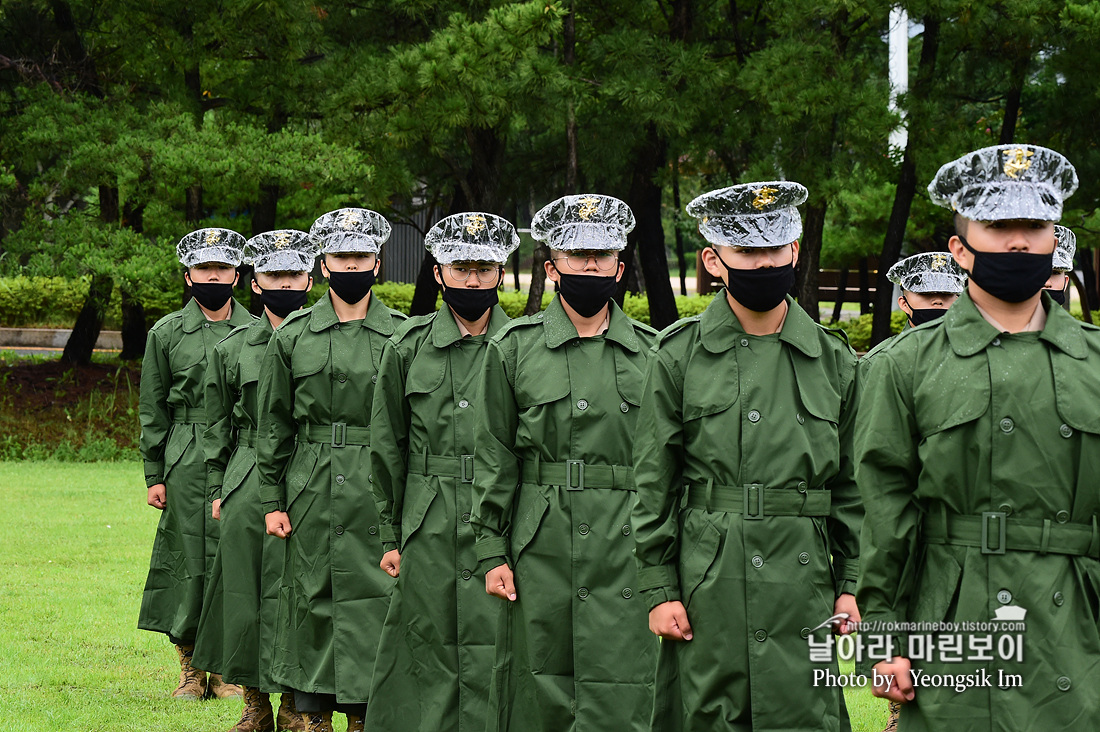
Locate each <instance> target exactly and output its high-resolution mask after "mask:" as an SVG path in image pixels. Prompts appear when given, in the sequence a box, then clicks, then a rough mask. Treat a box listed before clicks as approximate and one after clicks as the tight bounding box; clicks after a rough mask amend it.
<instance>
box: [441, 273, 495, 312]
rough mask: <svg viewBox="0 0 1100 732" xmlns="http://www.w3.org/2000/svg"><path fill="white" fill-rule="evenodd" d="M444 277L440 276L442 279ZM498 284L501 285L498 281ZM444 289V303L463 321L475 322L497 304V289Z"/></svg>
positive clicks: (443, 286) (444, 286)
mask: <svg viewBox="0 0 1100 732" xmlns="http://www.w3.org/2000/svg"><path fill="white" fill-rule="evenodd" d="M442 277H443V275H442V274H441V275H440V279H442ZM497 284H500V282H499V281H498V282H497ZM440 287H442V288H443V302H445V303H447V304H448V305H450V306H451V309H452V310H454V311H455V314H456V315H458V317H460V318H462V319H463V320H466V321H470V322H473V321H475V320H477V319H478V318H480V317H481V316H482V315H484V314H485V311H486V310H488V309H489V308H491V307H493V306H494V305H496V304H497V301H498V300H499V298H498V297H497V288H496V287H486V288H479V289H477V290H471V289H470V288H469V287H447V286H446V285H442V284H441V285H440Z"/></svg>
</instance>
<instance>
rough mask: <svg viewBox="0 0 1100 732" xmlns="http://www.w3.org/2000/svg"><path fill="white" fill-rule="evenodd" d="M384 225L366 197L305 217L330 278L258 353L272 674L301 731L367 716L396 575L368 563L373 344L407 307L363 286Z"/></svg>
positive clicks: (375, 534)
mask: <svg viewBox="0 0 1100 732" xmlns="http://www.w3.org/2000/svg"><path fill="white" fill-rule="evenodd" d="M389 235H390V225H389V223H388V222H387V221H386V220H385V219H384V218H383V217H382V216H381V215H379V214H377V213H375V212H374V211H368V210H365V209H340V210H338V211H332V212H330V213H327V214H325V215H324V216H322V217H321V218H319V219H318V220H317V221H316V222H314V224H313V227H312V228H311V229H310V236H312V237H314V238H315V239H316V241H317V243H318V244H319V245H320V246H321V252H322V254H323V255H324V261H323V262H322V268H321V271H322V272H323V273H324V274H325V276H326V277H328V280H329V291H328V293H326V294H325V295H324V296H323V297H322V298H321V299H320V300H318V301H317V302H316V303H315V304H314V305H313V307H312V308H310V309H309V310H308V311H303V312H300V313H294V314H293V315H291V316H290V317H288V318H287V319H286V321H285V322H284V323H283V324H282V326H280V327H279V329H278V330H277V331H275V334H274V335H273V336H272V338H271V341H270V343H269V344H268V348H267V353H266V355H265V356H264V361H263V365H262V366H261V367H260V386H259V392H258V401H259V413H260V426H259V435H258V436H257V443H256V467H257V469H258V470H259V472H260V500H261V502H262V503H263V510H264V513H265V514H266V516H265V521H266V523H267V531H268V533H270V534H272V535H274V536H278V537H280V538H283V539H286V546H285V565H284V569H283V580H282V588H281V590H280V594H279V610H278V620H277V623H276V629H275V641H274V650H273V658H272V672H271V676H272V680H273V681H275V682H276V683H278V684H280V685H282V686H284V687H286V688H287V689H290V690H293V691H294V692H295V701H296V702H297V705H298V708H299V709H300V710H301V711H303V712H306V713H307V716H308V717H309V730H310V732H329V731H330V730H331V729H332V711H333V710H338V711H342V712H344V713H345V714H347V716H348V729H350V730H362V729H363V712H364V705H365V704H366V703H367V699H368V695H369V692H370V680H371V671H372V669H373V667H374V658H375V652H376V651H377V648H378V638H379V635H380V634H381V631H382V622H383V620H384V619H385V617H386V610H387V608H388V606H389V597H390V591H391V588H392V586H393V580H392V578H390V577H387V576H386V575H385V574H384V573H383V572H379V571H378V570H377V562H378V557H380V556H381V555H382V543H381V539H380V536H379V525H380V524H379V520H378V509H377V507H376V505H375V503H374V496H373V494H372V492H371V487H370V482H371V479H372V476H371V463H370V455H369V453H368V447H369V446H370V436H371V426H370V413H371V401H372V399H373V397H374V387H375V383H376V382H377V381H378V367H379V365H380V363H381V358H382V349H383V346H384V345H385V344H386V342H387V341H388V340H389V337H390V336H391V335H393V333H394V330H395V328H396V327H397V326H398V325H399V324H400V323H401V322H402V321H404V320H405V316H404V315H402V314H400V313H398V312H396V311H394V310H391V309H389V308H388V307H386V306H385V304H383V303H382V302H380V301H378V300H376V299H375V298H374V297H373V296H371V294H370V288H371V286H372V285H373V284H374V279H375V275H376V273H377V270H378V267H379V264H380V262H379V260H378V252H379V249H380V248H381V246H382V243H383V242H385V241H386V239H388V238H389Z"/></svg>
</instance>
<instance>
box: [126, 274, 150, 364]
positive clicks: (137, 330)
mask: <svg viewBox="0 0 1100 732" xmlns="http://www.w3.org/2000/svg"><path fill="white" fill-rule="evenodd" d="M121 297H122V303H121V305H122V353H121V354H119V358H120V359H122V360H123V361H130V360H133V359H137V358H141V357H142V355H143V354H144V353H145V337H146V334H147V331H146V330H145V306H143V305H142V304H141V300H138V299H137V298H136V297H134V296H133V295H132V294H130V291H129V290H122V292H121Z"/></svg>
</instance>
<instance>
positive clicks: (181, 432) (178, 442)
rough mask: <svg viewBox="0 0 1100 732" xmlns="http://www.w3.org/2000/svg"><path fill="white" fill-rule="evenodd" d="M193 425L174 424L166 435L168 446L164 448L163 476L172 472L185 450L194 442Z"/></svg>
mask: <svg viewBox="0 0 1100 732" xmlns="http://www.w3.org/2000/svg"><path fill="white" fill-rule="evenodd" d="M194 432H195V429H194V425H190V424H174V425H172V431H171V432H169V433H168V444H167V445H165V446H164V476H165V478H167V477H168V473H170V472H172V468H173V467H174V466H175V464H176V463H178V462H179V461H180V458H182V457H183V455H184V453H186V452H187V448H188V447H190V446H191V443H192V442H194V441H195V434H194Z"/></svg>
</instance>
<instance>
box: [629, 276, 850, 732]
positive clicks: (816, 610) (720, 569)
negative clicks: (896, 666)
mask: <svg viewBox="0 0 1100 732" xmlns="http://www.w3.org/2000/svg"><path fill="white" fill-rule="evenodd" d="M787 303H788V308H789V310H788V313H787V317H786V319H785V321H784V323H783V326H782V329H781V331H780V332H779V333H776V334H770V335H763V336H754V335H749V334H748V333H746V332H745V330H744V329H743V328H742V327H741V324H740V322H739V321H738V320H737V318H736V316H735V315H734V313H733V311H732V310H731V308H730V306H729V302H728V300H727V298H726V296H725V293H724V291H723V292H722V293H720V294H719V295H717V296H716V297H715V298H714V301H713V302H712V303H711V305H710V306H708V308H707V309H706V310H705V311H704V312H703V313H702V314H700V315H699V316H696V317H693V318H688V319H686V320H682V321H680V322H679V323H675V324H673V325H672V326H670V327H669V328H668V329H666V330H665V331H664V332H663V333H662V334H661V336H660V339H659V341H658V344H657V345H656V346H655V348H654V355H653V358H651V359H650V362H649V371H648V373H647V377H646V383H645V388H644V390H643V395H644V396H643V398H642V409H641V416H640V417H639V428H638V433H637V435H636V436H635V441H634V466H635V477H636V480H637V481H638V504H637V507H636V509H635V511H634V521H633V523H634V526H635V533H634V537H635V541H636V544H637V560H638V567H639V572H638V585H639V587H640V588H641V589H642V590H643V591H644V594H645V604H646V608H647V609H650V608H653V607H655V606H657V605H659V604H661V603H663V602H667V601H672V600H679V601H681V602H683V604H684V606H685V607H686V609H687V615H688V620H689V622H690V623H691V627H692V631H693V639H692V640H690V641H686V642H672V641H668V642H663V643H662V644H661V658H660V664H659V669H658V677H657V688H658V689H659V690H660V691H659V693H658V697H657V703H656V708H655V710H654V720H655V721H654V725H653V729H655V730H680V729H683V730H708V732H709V731H710V730H747V729H753V730H822V729H824V730H838V729H846V728H847V714H846V712H845V709H844V706H843V698H842V696H841V693H840V690H839V689H836V688H827V687H824V686H818V687H814V686H812V685H811V684H810V679H811V678H812V674H813V670H814V666H813V665H812V664H811V663H810V659H809V648H808V644H807V640H806V638H807V636H808V635H809V632H810V629H811V628H814V627H815V626H817V625H818V624H819V623H821V622H822V621H824V620H825V619H826V618H828V617H829V616H831V615H832V613H833V605H834V602H835V600H836V597H837V596H838V595H839V594H840V593H842V592H854V590H855V580H856V577H857V572H858V556H859V530H860V522H861V520H862V517H863V512H862V507H861V505H860V498H859V492H858V489H857V487H856V483H855V479H854V463H853V461H852V449H851V438H852V433H853V425H854V418H855V413H856V406H857V400H858V391H857V389H856V384H855V369H856V357H855V353H854V352H853V351H852V350H851V348H849V347H848V345H847V344H846V343H845V341H844V339H843V337H842V336H840V335H838V334H837V333H833V332H830V331H828V330H826V329H825V328H822V327H821V326H820V325H818V324H817V323H815V322H814V321H813V320H812V319H811V318H810V317H809V316H808V315H807V314H806V313H805V311H804V310H802V308H800V307H799V306H798V305H797V304H795V303H794V301H793V300H791V299H790V298H788V300H787ZM832 670H833V671H834V672H835V671H836V664H835V663H833V664H832ZM796 681H797V683H795V682H796Z"/></svg>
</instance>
